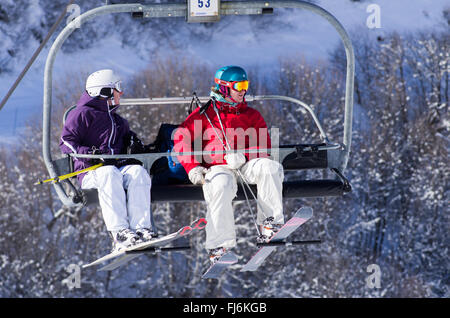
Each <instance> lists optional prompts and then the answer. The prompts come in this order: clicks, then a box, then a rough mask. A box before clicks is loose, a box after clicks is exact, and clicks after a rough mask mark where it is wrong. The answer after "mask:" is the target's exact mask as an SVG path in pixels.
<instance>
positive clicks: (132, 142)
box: [125, 131, 145, 154]
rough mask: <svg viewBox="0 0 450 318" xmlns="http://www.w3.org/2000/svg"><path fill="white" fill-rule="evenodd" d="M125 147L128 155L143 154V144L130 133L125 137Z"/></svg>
mask: <svg viewBox="0 0 450 318" xmlns="http://www.w3.org/2000/svg"><path fill="white" fill-rule="evenodd" d="M125 147H126V152H127V153H128V154H134V153H144V152H145V146H144V144H143V143H142V141H141V140H140V139H139V138H138V137H137V135H136V134H135V133H134V132H132V131H130V133H129V134H128V135H127V136H126V137H125Z"/></svg>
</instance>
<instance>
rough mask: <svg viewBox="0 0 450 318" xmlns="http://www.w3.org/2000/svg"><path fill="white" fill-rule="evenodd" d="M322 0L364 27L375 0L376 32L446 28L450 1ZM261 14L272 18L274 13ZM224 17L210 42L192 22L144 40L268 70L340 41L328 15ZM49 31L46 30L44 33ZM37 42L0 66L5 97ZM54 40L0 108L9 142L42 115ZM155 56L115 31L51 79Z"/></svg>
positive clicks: (65, 61) (1, 129) (124, 69)
mask: <svg viewBox="0 0 450 318" xmlns="http://www.w3.org/2000/svg"><path fill="white" fill-rule="evenodd" d="M317 3H318V4H319V5H321V6H322V7H323V8H325V9H326V10H328V11H329V12H331V13H332V14H334V15H335V16H336V17H337V19H338V20H339V21H340V22H341V23H342V25H343V26H344V28H346V29H347V31H349V32H351V31H352V30H355V29H358V28H367V26H366V19H367V17H368V15H369V13H367V12H366V9H367V6H368V5H369V4H372V3H375V4H378V5H379V7H380V14H381V29H373V30H372V31H371V32H372V34H374V35H376V34H383V33H385V32H392V31H397V32H409V31H413V30H418V29H422V28H436V27H441V26H442V25H443V24H444V23H445V22H444V19H443V16H442V10H443V9H444V8H445V7H448V1H445V0H433V1H431V0H415V1H408V0H397V1H389V0H379V1H370V2H366V1H363V2H353V1H349V0H333V1H325V0H321V1H317ZM405 8H407V10H405ZM28 10H30V11H32V12H33V14H28V15H27V16H29V18H28V21H29V22H31V25H38V24H39V21H40V19H41V18H42V15H43V12H42V9H41V8H40V7H39V1H37V0H34V1H32V2H30V5H29V7H28ZM30 11H29V12H30ZM263 18H264V19H266V21H270V20H269V17H263ZM222 19H223V20H224V21H226V23H227V25H224V24H217V28H216V29H215V30H214V33H213V36H212V40H211V41H209V42H207V43H205V41H204V37H202V36H194V37H192V38H187V37H188V36H189V34H188V33H187V30H188V29H189V30H195V31H198V32H200V33H201V32H202V30H205V27H204V26H203V25H199V24H192V25H186V28H183V29H181V30H179V32H178V34H177V36H176V37H175V38H174V39H172V40H171V41H170V42H169V41H167V43H166V42H165V41H164V42H162V43H159V42H158V41H156V42H155V40H151V39H150V40H148V41H147V40H146V41H145V45H144V46H145V47H147V48H156V47H157V48H158V54H159V55H162V56H165V55H167V54H170V52H172V51H173V50H174V49H173V48H174V47H177V45H178V43H184V44H186V43H187V44H186V47H185V48H183V49H182V50H180V52H177V50H176V49H175V52H176V54H183V55H186V56H188V57H191V58H196V59H200V60H202V61H205V62H206V63H209V64H211V65H214V66H217V67H219V66H222V65H225V64H240V65H243V66H244V67H248V66H252V65H257V66H258V67H265V68H266V69H267V70H268V71H270V70H271V69H273V67H274V65H276V64H277V62H278V60H279V58H280V57H282V56H289V55H293V56H302V55H303V56H305V57H306V58H307V59H325V58H326V57H327V54H328V52H329V51H330V50H332V49H333V48H334V47H335V45H336V43H338V42H339V38H338V35H337V33H336V31H335V30H334V29H333V28H332V27H331V26H330V25H329V24H328V23H324V22H323V19H321V18H320V17H319V18H318V17H317V16H316V15H315V14H313V13H311V12H306V11H299V12H292V10H282V14H281V15H277V16H276V20H277V24H275V23H267V24H265V25H264V29H262V30H256V31H255V30H253V25H252V21H251V20H250V19H248V18H243V19H240V20H237V19H235V18H234V17H223V18H222ZM47 31H48V30H43V33H44V34H45V33H46V32H47ZM206 31H207V30H206ZM299 35H300V36H299ZM53 38H54V37H53ZM0 40H1V41H2V42H3V43H7V42H8V41H10V38H9V37H8V35H7V34H1V33H0ZM5 41H6V42H5ZM164 43H165V44H164ZM141 44H142V43H141ZM38 45H39V44H38V43H37V41H34V43H32V44H29V45H28V46H27V51H26V52H22V53H21V56H22V58H20V60H17V61H16V64H15V65H14V67H13V71H12V72H11V73H0V86H1V87H3V88H4V89H3V90H2V92H1V93H2V94H1V95H2V98H3V96H4V95H5V94H6V91H7V89H9V87H11V85H12V83H13V82H14V80H15V79H16V78H17V76H18V75H19V73H20V72H21V71H22V68H23V66H24V65H25V64H26V62H27V61H28V59H29V58H30V57H31V56H32V54H33V52H34V50H35V49H36V48H37V47H38ZM49 47H50V46H49V45H47V46H46V47H45V49H44V50H43V51H42V52H41V54H40V56H39V57H38V59H37V60H36V61H35V63H34V64H33V66H32V67H31V69H30V70H29V71H28V73H27V74H26V76H25V77H24V78H23V80H22V82H21V83H20V84H19V86H18V87H17V88H16V90H15V92H14V93H13V95H12V96H11V97H10V99H9V101H8V102H7V104H6V105H5V106H4V108H3V109H2V110H1V116H0V137H1V141H2V142H4V143H5V142H6V143H14V142H15V140H16V136H17V135H18V134H19V133H20V131H22V130H23V129H24V127H25V126H26V121H27V120H28V119H30V118H33V119H34V118H36V116H39V117H40V116H42V96H43V93H42V91H43V71H44V66H45V59H46V55H47V53H48V49H49ZM105 52H107V54H105ZM150 60H151V59H150V58H149V55H148V51H147V53H146V50H145V49H143V48H142V47H139V48H134V47H130V46H126V45H122V43H121V40H120V39H119V38H118V37H116V36H115V35H112V36H110V37H109V38H108V39H105V40H104V41H101V42H99V43H96V45H95V47H92V48H90V49H84V50H81V51H77V52H76V53H74V54H68V53H62V52H60V53H59V55H58V57H57V60H56V62H55V67H54V81H55V82H56V81H58V79H61V78H62V77H63V76H64V75H65V74H71V73H73V72H77V71H79V70H82V71H84V72H86V73H87V72H92V71H94V70H97V69H101V68H114V69H116V70H117V71H118V72H119V73H120V74H121V75H122V76H123V77H124V79H125V81H126V78H127V76H130V75H132V74H134V73H136V72H139V71H140V70H142V69H143V68H145V67H146V65H147V64H148V62H150ZM139 97H141V96H139Z"/></svg>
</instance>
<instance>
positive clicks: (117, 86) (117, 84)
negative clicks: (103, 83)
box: [112, 81, 122, 93]
mask: <svg viewBox="0 0 450 318" xmlns="http://www.w3.org/2000/svg"><path fill="white" fill-rule="evenodd" d="M112 88H114V89H115V90H116V91H118V92H119V93H122V82H121V81H118V82H115V83H114V87H112Z"/></svg>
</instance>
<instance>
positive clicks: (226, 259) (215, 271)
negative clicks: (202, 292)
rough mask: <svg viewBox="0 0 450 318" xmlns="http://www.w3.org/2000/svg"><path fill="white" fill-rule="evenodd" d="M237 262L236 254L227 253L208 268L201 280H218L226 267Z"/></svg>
mask: <svg viewBox="0 0 450 318" xmlns="http://www.w3.org/2000/svg"><path fill="white" fill-rule="evenodd" d="M237 261H238V258H237V256H236V254H234V253H233V252H227V253H225V254H223V255H222V257H221V258H219V259H218V260H217V261H216V262H215V263H214V264H212V265H211V266H210V267H209V268H208V270H207V271H206V272H205V273H204V274H203V276H202V278H215V279H218V278H219V277H220V275H222V273H223V272H224V271H225V269H226V268H227V267H228V266H230V265H233V264H235V263H237Z"/></svg>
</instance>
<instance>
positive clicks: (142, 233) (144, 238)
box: [136, 228, 158, 242]
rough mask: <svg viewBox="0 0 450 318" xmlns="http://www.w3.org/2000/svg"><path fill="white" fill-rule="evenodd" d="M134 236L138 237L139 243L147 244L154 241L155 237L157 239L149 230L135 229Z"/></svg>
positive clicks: (156, 235)
mask: <svg viewBox="0 0 450 318" xmlns="http://www.w3.org/2000/svg"><path fill="white" fill-rule="evenodd" d="M136 234H137V235H139V238H140V241H141V242H148V241H150V240H152V239H154V238H155V237H158V234H156V233H155V232H153V231H152V230H151V229H149V228H142V229H137V230H136Z"/></svg>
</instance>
